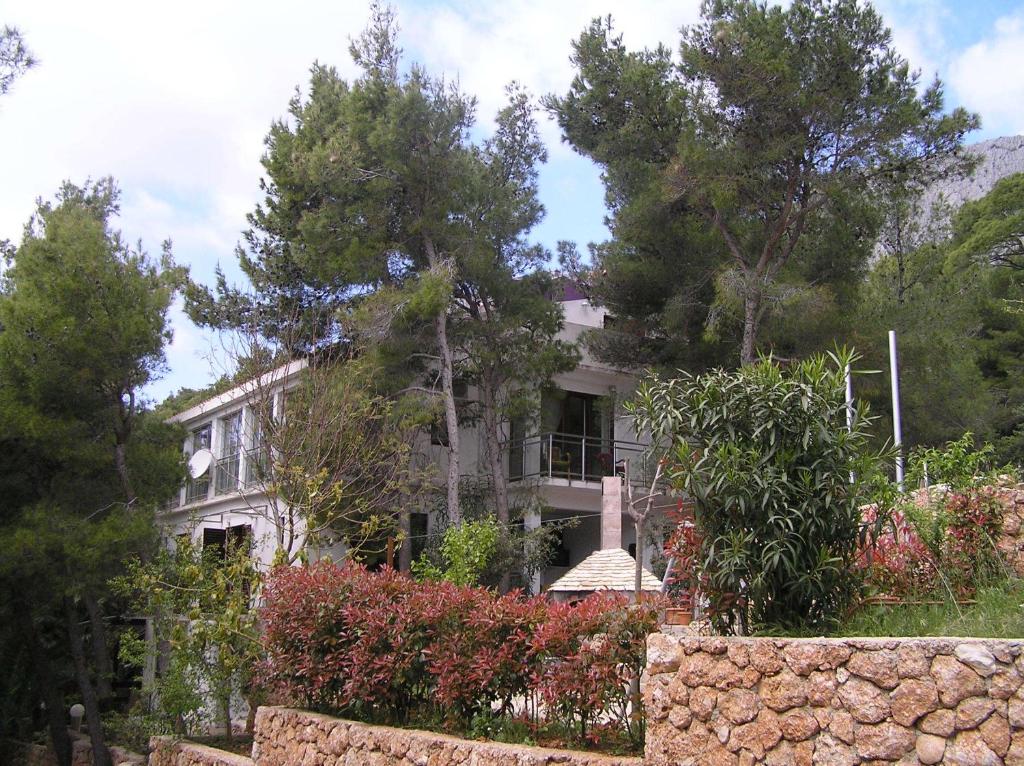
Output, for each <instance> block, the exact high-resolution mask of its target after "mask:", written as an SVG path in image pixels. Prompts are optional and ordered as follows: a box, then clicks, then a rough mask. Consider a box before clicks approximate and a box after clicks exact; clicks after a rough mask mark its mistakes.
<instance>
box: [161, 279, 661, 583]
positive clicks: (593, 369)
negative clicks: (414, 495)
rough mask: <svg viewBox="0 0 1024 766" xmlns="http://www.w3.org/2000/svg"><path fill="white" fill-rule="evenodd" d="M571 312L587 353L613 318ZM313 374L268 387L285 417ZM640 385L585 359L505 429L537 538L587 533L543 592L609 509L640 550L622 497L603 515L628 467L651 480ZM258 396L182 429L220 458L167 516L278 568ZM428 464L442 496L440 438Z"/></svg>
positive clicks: (235, 396)
mask: <svg viewBox="0 0 1024 766" xmlns="http://www.w3.org/2000/svg"><path fill="white" fill-rule="evenodd" d="M561 305H562V307H563V311H564V316H565V324H564V327H563V330H562V332H561V334H560V338H561V339H562V340H569V341H576V340H577V339H578V338H579V337H580V335H581V334H582V333H583V332H584V331H585V330H587V329H591V328H601V327H603V326H604V324H605V320H606V316H607V313H606V311H605V309H603V308H600V307H595V306H591V305H590V304H589V302H588V301H587V300H586V299H585V298H584V297H583V296H582V295H580V294H579V293H578V292H576V291H575V290H574V289H573V288H572V287H571V286H570V287H568V288H567V289H566V293H565V296H564V298H563V299H562V300H561ZM302 367H303V364H302V363H300V362H295V363H292V364H291V365H290V366H289V367H288V368H287V369H285V368H282V369H281V370H279V371H278V372H277V373H270V374H271V375H276V377H275V378H274V379H272V380H268V379H264V380H262V381H260V387H261V388H262V389H263V390H267V389H272V390H273V391H274V392H275V396H274V401H275V404H274V406H275V407H280V406H281V398H280V394H281V392H283V391H286V390H287V389H288V388H290V387H292V386H294V385H296V384H297V382H298V380H299V378H300V376H301V374H302ZM635 382H636V379H635V376H633V375H630V374H628V373H623V372H621V371H617V370H615V369H613V368H611V367H609V366H607V365H604V364H601V363H600V362H598V361H596V360H594V359H592V358H590V357H589V356H588V355H587V354H586V353H585V351H584V355H583V358H582V360H581V362H580V364H579V365H578V366H577V368H576V369H575V370H573V371H572V372H568V373H565V374H561V375H558V376H556V377H555V378H554V384H555V385H554V389H555V390H554V391H553V393H550V394H549V393H544V394H543V395H542V400H541V407H540V414H539V417H538V418H537V419H536V420H535V421H534V422H532V423H528V422H521V423H511V424H506V425H505V429H506V432H505V434H504V437H505V439H504V450H503V461H504V467H505V470H506V476H507V477H508V479H509V496H510V501H511V503H512V504H513V505H516V504H524V500H525V499H526V497H527V495H529V496H531V497H536V498H539V499H540V500H541V507H543V508H544V510H543V511H542V512H540V513H537V512H533V513H530V514H527V516H526V518H525V520H524V523H525V524H526V525H527V526H534V525H536V524H541V523H548V522H553V521H555V520H558V519H567V518H574V519H575V520H576V522H575V526H573V527H572V528H571V529H567V530H566V531H565V532H564V534H563V539H562V544H561V546H560V548H559V550H558V551H557V553H556V556H555V558H554V560H553V561H552V562H551V565H550V566H549V567H548V568H547V569H546V571H544V572H543V573H542V574H541V575H540V576H539V577H538V578H535V582H534V583H532V585H533V587H534V589H539V588H542V587H544V586H546V585H548V584H550V583H551V582H553V581H554V580H556V579H558V578H559V577H560V576H561V575H563V574H564V573H565V572H567V571H568V570H569V569H570V568H571V567H574V566H576V565H577V564H579V563H580V562H581V561H582V560H583V559H584V558H586V557H587V556H588V555H589V554H590V553H592V552H593V551H595V550H597V549H599V548H601V547H602V544H601V537H602V520H601V519H602V515H601V514H602V505H603V506H604V508H605V509H606V510H605V513H606V516H605V519H606V521H605V527H606V538H605V539H606V540H607V539H609V538H608V537H607V531H608V530H607V528H608V527H612V528H613V527H614V526H615V525H614V523H613V522H609V521H608V518H609V517H608V515H607V514H608V509H609V508H612V509H618V512H619V514H620V516H621V518H620V520H619V522H620V523H619V526H620V528H621V530H622V534H621V536H620V537H621V545H622V547H623V548H624V549H627V550H630V551H631V552H632V551H633V550H635V548H634V545H635V540H634V535H633V525H632V522H631V521H630V520H629V519H628V518H627V517H626V516H625V514H624V509H623V505H622V497H621V493H620V492H614V495H615V497H606V498H605V499H604V503H602V479H603V478H604V477H608V476H615V475H621V474H622V473H623V470H624V466H625V461H626V460H630V461H631V465H632V468H631V471H632V472H633V473H634V474H636V475H640V474H641V473H642V471H643V466H642V461H643V451H644V446H643V444H642V443H641V442H642V441H643V440H642V438H641V437H640V436H639V435H638V434H637V433H636V432H635V431H634V429H633V423H632V419H631V418H630V417H629V416H628V415H627V414H626V413H625V411H624V410H623V408H622V402H623V400H624V399H625V398H627V397H628V396H629V394H630V393H631V391H632V389H633V387H634V385H635ZM252 390H253V387H252V386H251V385H250V386H246V385H243V386H239V387H238V388H235V389H233V390H231V391H227V392H225V393H223V394H221V395H219V396H215V397H212V398H210V399H208V400H207V401H204V402H202V403H200V404H198V405H196V406H194V407H191V408H189V409H187V410H185V411H183V412H181V413H179V414H177V415H175V416H174V417H173V418H172V420H173V421H175V422H178V423H181V424H183V425H184V426H185V427H186V428H187V429H188V432H189V433H188V438H187V439H186V442H185V444H184V448H185V452H186V453H187V454H189V455H192V454H195V453H196V452H198V451H200V450H209V451H210V453H212V460H211V462H210V466H209V469H208V470H206V471H205V473H203V474H202V475H201V476H200V477H199V478H197V479H193V480H191V481H189V482H188V483H187V484H186V485H185V486H184V487H182V488H181V490H180V492H179V495H178V497H177V498H175V499H174V500H173V501H172V502H171V503H170V504H169V506H168V508H167V510H166V511H165V520H166V521H167V523H168V524H169V525H170V526H171V527H172V528H175V529H176V530H179V531H183V530H186V529H188V528H189V525H190V524H191V523H194V524H195V525H196V528H195V534H196V535H197V536H198V538H199V539H200V540H201V541H202V542H203V543H204V544H207V545H223V544H224V543H225V541H227V540H230V539H232V537H234V536H241V535H246V534H251V535H252V537H253V539H254V540H255V541H256V546H255V548H256V555H257V556H258V557H259V559H260V560H261V561H262V562H263V563H265V564H268V563H270V561H271V559H272V557H273V552H274V549H275V545H274V539H275V523H274V511H273V509H272V508H271V507H270V504H268V502H267V497H266V496H265V495H264V494H262V492H261V489H260V486H259V482H257V481H256V480H255V477H256V473H255V471H256V470H258V466H259V463H260V460H261V459H263V458H262V457H261V455H260V446H259V444H258V443H257V437H256V434H255V431H256V427H255V423H256V419H255V418H254V416H253V413H252V411H251V406H250V402H252V401H255V399H254V398H253V396H252ZM473 395H474V392H473V390H472V388H470V389H469V390H468V391H466V396H467V397H469V398H472V397H473ZM460 450H461V451H460V465H461V468H462V473H463V474H464V475H469V476H475V475H484V474H486V473H487V471H486V469H485V466H484V460H483V455H484V447H483V434H482V433H480V432H479V430H478V429H476V428H474V427H470V428H466V429H465V430H463V431H462V432H461V433H460ZM417 453H418V462H421V463H425V464H433V465H436V467H437V471H436V476H437V483H438V486H439V489H440V488H441V484H442V482H443V477H444V474H445V468H446V460H447V458H446V448H445V447H444V446H443V445H442V444H441V443H440V440H439V439H438V438H437V434H434V438H431V436H430V435H424V436H423V439H422V443H421V444H420V445H419V446H418V447H417ZM200 467H201V466H200ZM613 484H614V483H611V484H609V483H605V487H606V489H605V490H604V492H605V494H608V493H610V492H612V490H610V489H608V487H611V486H612V485H613ZM609 501H610V502H609ZM534 505H536V504H534ZM430 523H431V520H430V519H429V518H428V517H427V515H426V514H414V515H413V519H412V523H411V529H410V536H411V537H412V538H414V539H418V538H422V537H423V536H424V535H426V534H427V533H428V530H429V526H430ZM617 534H618V533H616V535H617ZM612 539H614V538H612ZM325 553H330V554H331V555H332V557H333V558H335V560H337V559H338V558H340V556H341V555H342V554H343V550H341V549H337V550H335V549H328V550H318V551H311V552H310V554H311V556H312V557H313V558H316V557H317V556H319V555H323V554H325ZM647 554H648V555H649V552H647ZM646 557H647V556H645V558H646Z"/></svg>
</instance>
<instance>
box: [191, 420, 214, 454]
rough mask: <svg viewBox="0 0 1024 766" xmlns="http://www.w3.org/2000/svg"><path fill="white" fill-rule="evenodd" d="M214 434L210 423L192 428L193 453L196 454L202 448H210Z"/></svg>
mask: <svg viewBox="0 0 1024 766" xmlns="http://www.w3.org/2000/svg"><path fill="white" fill-rule="evenodd" d="M212 436H213V428H212V427H211V425H210V424H209V423H206V424H205V425H201V426H199V428H194V429H192V454H193V455H194V454H196V453H197V452H198V451H199V450H201V449H210V444H211V437H212Z"/></svg>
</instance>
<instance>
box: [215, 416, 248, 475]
mask: <svg viewBox="0 0 1024 766" xmlns="http://www.w3.org/2000/svg"><path fill="white" fill-rule="evenodd" d="M220 431H221V434H222V438H221V445H220V459H219V460H217V488H216V491H217V494H218V495H221V494H224V493H227V492H235V491H236V490H237V489H238V469H239V467H240V465H241V458H242V411H241V410H238V411H237V412H232V413H231V414H230V415H226V416H225V417H223V418H221V419H220Z"/></svg>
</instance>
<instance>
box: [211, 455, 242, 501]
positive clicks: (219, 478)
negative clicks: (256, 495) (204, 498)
mask: <svg viewBox="0 0 1024 766" xmlns="http://www.w3.org/2000/svg"><path fill="white" fill-rule="evenodd" d="M241 466H242V456H241V454H240V453H238V452H236V453H235V454H234V455H228V456H227V457H222V458H221V459H220V460H218V461H217V463H216V465H214V467H213V484H214V489H213V491H214V494H217V495H227V494H230V493H231V492H237V491H238V471H239V469H240V468H241Z"/></svg>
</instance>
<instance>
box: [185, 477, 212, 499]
mask: <svg viewBox="0 0 1024 766" xmlns="http://www.w3.org/2000/svg"><path fill="white" fill-rule="evenodd" d="M209 494H210V479H209V477H208V476H203V477H200V478H198V479H192V480H190V481H189V482H188V483H187V484H186V485H185V504H186V505H188V504H190V503H198V502H200V501H201V500H205V499H206V498H207V496H208V495H209Z"/></svg>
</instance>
